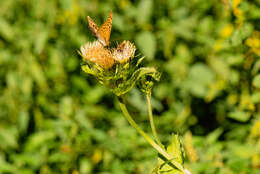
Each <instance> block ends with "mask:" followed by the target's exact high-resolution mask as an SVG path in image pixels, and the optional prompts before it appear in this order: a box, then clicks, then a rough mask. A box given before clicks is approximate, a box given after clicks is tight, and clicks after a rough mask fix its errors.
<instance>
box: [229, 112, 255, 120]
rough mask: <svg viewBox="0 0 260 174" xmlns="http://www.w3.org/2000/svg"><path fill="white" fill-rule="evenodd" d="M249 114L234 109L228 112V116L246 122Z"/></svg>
mask: <svg viewBox="0 0 260 174" xmlns="http://www.w3.org/2000/svg"><path fill="white" fill-rule="evenodd" d="M250 116H251V114H250V113H249V112H244V111H235V112H231V113H229V114H228V117H229V118H232V119H234V120H237V121H241V122H246V121H248V120H249V118H250Z"/></svg>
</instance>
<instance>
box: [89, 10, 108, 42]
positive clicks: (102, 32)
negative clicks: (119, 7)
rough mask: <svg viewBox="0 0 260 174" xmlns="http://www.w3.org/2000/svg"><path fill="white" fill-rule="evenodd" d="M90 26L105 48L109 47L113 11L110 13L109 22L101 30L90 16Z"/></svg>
mask: <svg viewBox="0 0 260 174" xmlns="http://www.w3.org/2000/svg"><path fill="white" fill-rule="evenodd" d="M88 24H89V28H90V30H91V32H92V33H93V34H94V35H95V36H96V37H97V38H98V41H99V42H100V43H101V44H102V45H103V46H108V45H109V40H110V34H111V28H112V11H110V13H109V16H108V18H107V20H106V21H105V23H104V24H103V25H102V26H101V27H100V28H98V26H97V24H96V23H95V22H94V21H93V20H92V19H91V17H89V16H88Z"/></svg>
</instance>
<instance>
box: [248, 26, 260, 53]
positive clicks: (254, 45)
mask: <svg viewBox="0 0 260 174" xmlns="http://www.w3.org/2000/svg"><path fill="white" fill-rule="evenodd" d="M246 45H247V46H249V47H250V48H251V49H250V50H251V51H252V52H253V53H255V54H256V55H258V56H260V33H259V32H258V31H255V32H254V33H253V34H252V36H251V37H249V38H248V39H247V40H246Z"/></svg>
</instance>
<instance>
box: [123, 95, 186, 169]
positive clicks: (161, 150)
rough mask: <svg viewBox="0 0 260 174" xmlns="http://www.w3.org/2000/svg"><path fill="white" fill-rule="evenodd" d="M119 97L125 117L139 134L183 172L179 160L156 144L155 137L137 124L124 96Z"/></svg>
mask: <svg viewBox="0 0 260 174" xmlns="http://www.w3.org/2000/svg"><path fill="white" fill-rule="evenodd" d="M118 99H119V105H120V108H121V110H122V112H123V115H124V116H125V118H126V119H127V121H128V122H129V124H130V125H131V126H132V127H133V128H135V129H136V130H137V132H138V133H139V134H141V135H142V136H143V137H144V139H145V140H146V141H147V142H148V143H149V144H150V145H151V146H152V147H153V148H154V149H156V150H157V151H158V153H160V154H161V155H162V156H163V157H165V158H166V159H167V160H168V161H170V162H171V163H172V164H173V165H174V166H175V167H176V168H178V169H179V170H181V171H182V172H184V169H183V167H182V166H181V164H179V163H178V162H176V161H174V160H172V157H171V156H170V155H169V154H168V153H167V152H166V151H165V150H164V149H162V148H161V147H160V146H159V145H158V144H156V143H155V142H154V141H153V139H151V138H150V137H149V136H148V135H147V134H146V133H145V132H144V131H143V130H142V129H141V128H140V127H139V126H138V125H137V124H136V122H135V121H134V120H133V118H132V117H131V115H130V114H129V112H128V110H127V108H126V106H125V104H124V103H123V98H122V96H118Z"/></svg>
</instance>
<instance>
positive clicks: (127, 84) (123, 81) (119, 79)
mask: <svg viewBox="0 0 260 174" xmlns="http://www.w3.org/2000/svg"><path fill="white" fill-rule="evenodd" d="M142 60H143V58H139V59H138V60H137V59H132V60H130V61H129V62H126V63H123V64H121V63H116V64H115V65H114V66H113V67H111V68H110V69H108V70H106V69H104V68H102V67H101V66H99V65H98V64H95V63H92V62H88V61H84V62H83V63H82V65H81V68H82V70H83V71H84V72H86V73H87V74H91V75H93V76H95V77H96V79H97V80H98V81H99V82H100V83H101V84H102V85H105V86H106V87H108V88H110V89H111V90H112V92H113V93H115V94H116V95H117V96H121V95H123V94H125V93H127V92H128V91H129V90H131V89H132V88H133V87H134V86H135V85H137V87H138V88H139V89H141V91H143V92H149V91H150V90H151V88H152V86H153V83H154V81H159V79H160V73H159V72H158V71H157V70H156V69H155V68H153V67H141V66H140V63H141V62H142Z"/></svg>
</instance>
